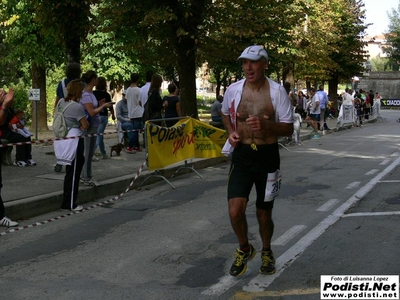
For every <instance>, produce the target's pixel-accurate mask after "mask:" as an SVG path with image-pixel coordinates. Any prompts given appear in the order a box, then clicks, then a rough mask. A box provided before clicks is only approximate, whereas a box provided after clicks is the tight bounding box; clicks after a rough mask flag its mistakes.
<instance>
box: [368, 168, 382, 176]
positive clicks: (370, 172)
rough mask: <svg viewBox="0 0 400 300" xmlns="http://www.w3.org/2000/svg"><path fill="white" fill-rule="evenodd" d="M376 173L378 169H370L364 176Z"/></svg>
mask: <svg viewBox="0 0 400 300" xmlns="http://www.w3.org/2000/svg"><path fill="white" fill-rule="evenodd" d="M376 172H379V170H378V169H372V170H371V171H368V172H367V173H365V174H364V175H367V176H368V175H374V174H375V173H376Z"/></svg>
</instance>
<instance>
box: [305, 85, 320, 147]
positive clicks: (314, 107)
mask: <svg viewBox="0 0 400 300" xmlns="http://www.w3.org/2000/svg"><path fill="white" fill-rule="evenodd" d="M310 96H311V97H312V98H311V103H310V105H309V108H310V114H309V115H308V116H307V118H306V122H307V124H309V125H310V126H311V127H312V128H313V131H312V132H311V134H312V137H311V139H313V140H315V139H319V137H320V136H319V134H318V124H319V120H320V113H321V110H320V109H319V103H320V101H319V97H318V94H317V92H316V90H315V89H314V88H312V89H310Z"/></svg>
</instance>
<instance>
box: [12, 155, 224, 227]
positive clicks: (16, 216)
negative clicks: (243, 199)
mask: <svg viewBox="0 0 400 300" xmlns="http://www.w3.org/2000/svg"><path fill="white" fill-rule="evenodd" d="M228 161H229V159H228V158H226V157H216V158H206V159H197V160H195V161H193V162H192V163H190V164H188V166H193V168H194V169H195V170H198V169H204V168H207V167H210V166H214V165H217V164H222V163H226V162H228ZM178 170H179V172H178ZM191 172H192V170H190V169H188V168H186V169H185V168H182V165H180V166H175V167H171V168H167V169H163V170H157V171H151V172H149V171H147V170H146V171H143V173H142V174H140V176H138V177H137V179H136V180H135V182H134V183H133V184H132V186H130V184H131V182H132V180H133V179H134V177H135V176H134V175H125V176H121V177H117V178H113V179H108V180H104V181H102V182H101V183H102V184H103V185H102V186H99V187H90V186H84V185H81V186H80V187H79V195H78V199H77V203H79V204H80V205H81V204H85V203H88V202H93V201H98V200H99V199H102V198H105V197H111V196H112V197H118V198H122V196H123V195H124V194H126V193H129V192H130V191H132V190H133V189H137V188H139V186H140V184H141V183H142V182H144V181H145V180H146V182H145V183H144V184H143V186H147V185H150V184H153V183H156V182H159V181H163V179H162V178H160V177H151V176H152V175H156V174H157V175H161V176H164V177H165V178H167V179H168V180H169V179H170V178H171V176H172V175H174V178H175V177H178V176H181V175H184V174H188V173H191ZM148 177H149V178H148ZM128 188H129V191H127V189H128ZM126 191H127V192H126ZM62 196H63V192H62V191H60V192H52V193H48V194H43V195H40V196H34V197H27V198H24V199H20V200H16V201H13V202H6V203H4V206H5V208H6V211H7V216H8V217H10V218H11V219H13V220H23V219H29V218H32V217H35V216H38V215H41V214H46V213H49V212H53V211H57V210H60V203H61V202H62Z"/></svg>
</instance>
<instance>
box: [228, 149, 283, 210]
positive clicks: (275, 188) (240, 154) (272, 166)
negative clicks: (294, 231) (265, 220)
mask: <svg viewBox="0 0 400 300" xmlns="http://www.w3.org/2000/svg"><path fill="white" fill-rule="evenodd" d="M279 168H280V157H279V146H278V144H277V143H275V144H269V145H257V150H253V149H252V148H251V146H250V145H244V144H239V146H238V147H237V148H235V149H234V151H233V153H232V159H231V168H230V172H229V181H228V200H229V199H232V198H246V199H247V201H249V195H250V192H251V189H252V188H253V185H255V187H256V194H257V199H256V207H257V208H259V209H265V210H268V209H272V208H273V206H274V199H275V197H276V196H278V194H279V190H280V183H281V173H280V170H279Z"/></svg>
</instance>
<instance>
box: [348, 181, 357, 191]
mask: <svg viewBox="0 0 400 300" xmlns="http://www.w3.org/2000/svg"><path fill="white" fill-rule="evenodd" d="M360 184H361V182H359V181H354V182H352V183H350V184H349V185H348V186H346V187H345V189H346V190H351V189H355V188H357V187H358V186H359V185H360Z"/></svg>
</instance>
